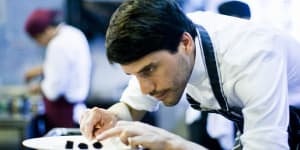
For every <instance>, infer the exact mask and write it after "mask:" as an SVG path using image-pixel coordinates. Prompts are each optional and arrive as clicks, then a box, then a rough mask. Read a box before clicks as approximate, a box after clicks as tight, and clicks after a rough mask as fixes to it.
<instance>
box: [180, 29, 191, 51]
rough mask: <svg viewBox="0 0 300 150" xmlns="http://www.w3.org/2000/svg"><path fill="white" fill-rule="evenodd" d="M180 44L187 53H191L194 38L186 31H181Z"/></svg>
mask: <svg viewBox="0 0 300 150" xmlns="http://www.w3.org/2000/svg"><path fill="white" fill-rule="evenodd" d="M181 44H182V46H183V47H184V50H185V51H186V52H187V53H192V52H193V51H194V40H193V37H192V36H191V35H190V34H189V33H188V32H183V33H182V36H181Z"/></svg>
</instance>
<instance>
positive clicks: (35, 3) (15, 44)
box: [0, 0, 64, 85]
mask: <svg viewBox="0 0 300 150" xmlns="http://www.w3.org/2000/svg"><path fill="white" fill-rule="evenodd" d="M0 1H1V2H0V5H1V6H0V13H1V14H0V17H1V18H0V35H1V36H0V85H11V84H13V85H16V84H22V83H23V76H24V72H25V70H27V69H29V68H30V67H33V66H35V65H38V64H40V63H41V62H42V60H43V55H44V50H43V49H42V48H41V47H39V46H37V45H36V44H35V43H34V42H33V41H32V40H31V39H30V38H29V37H28V36H27V35H26V34H25V32H24V27H23V26H24V22H25V19H26V18H27V17H28V15H29V14H30V13H31V11H33V10H34V9H36V8H55V9H63V7H64V1H63V0H0Z"/></svg>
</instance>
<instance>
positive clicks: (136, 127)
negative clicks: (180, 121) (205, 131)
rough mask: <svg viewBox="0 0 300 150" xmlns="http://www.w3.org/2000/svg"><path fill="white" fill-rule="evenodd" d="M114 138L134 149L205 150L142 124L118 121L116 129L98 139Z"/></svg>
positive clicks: (166, 132) (168, 133)
mask: <svg viewBox="0 0 300 150" xmlns="http://www.w3.org/2000/svg"><path fill="white" fill-rule="evenodd" d="M113 136H118V137H120V139H121V141H122V142H123V143H125V144H127V145H130V146H131V147H132V148H139V147H144V148H146V149H150V150H184V149H190V150H201V149H205V148H204V147H202V146H200V145H197V144H194V143H192V142H189V141H186V140H184V139H183V138H181V137H180V136H177V135H175V134H173V133H170V132H168V131H166V130H163V129H160V128H157V127H154V126H150V125H147V124H144V123H141V122H132V121H118V122H117V124H116V125H115V127H114V128H111V129H108V130H106V131H104V132H102V133H101V134H100V135H98V136H97V137H96V139H97V140H99V141H101V140H105V139H107V138H110V137H113Z"/></svg>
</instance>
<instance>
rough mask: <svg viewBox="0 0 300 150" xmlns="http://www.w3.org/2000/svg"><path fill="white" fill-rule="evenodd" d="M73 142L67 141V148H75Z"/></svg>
mask: <svg viewBox="0 0 300 150" xmlns="http://www.w3.org/2000/svg"><path fill="white" fill-rule="evenodd" d="M73 144H74V143H73V142H72V141H67V143H66V147H65V148H66V149H73Z"/></svg>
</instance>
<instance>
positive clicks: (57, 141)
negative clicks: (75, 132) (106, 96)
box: [22, 136, 130, 150]
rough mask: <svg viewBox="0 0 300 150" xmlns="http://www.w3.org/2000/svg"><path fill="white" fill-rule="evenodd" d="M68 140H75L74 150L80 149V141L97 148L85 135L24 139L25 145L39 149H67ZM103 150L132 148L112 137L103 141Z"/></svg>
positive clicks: (128, 149)
mask: <svg viewBox="0 0 300 150" xmlns="http://www.w3.org/2000/svg"><path fill="white" fill-rule="evenodd" d="M67 141H72V142H73V150H80V149H79V147H78V145H79V143H85V144H87V145H88V148H89V150H96V149H95V148H94V147H93V143H94V142H92V141H89V140H87V139H86V138H85V137H83V136H52V137H40V138H32V139H27V140H24V141H23V143H22V144H23V145H24V146H25V147H28V148H33V149H39V150H66V148H65V146H66V143H67ZM101 144H102V146H103V147H102V149H101V150H130V148H129V147H128V146H126V145H125V144H123V143H122V142H121V141H120V139H119V138H111V139H107V140H104V141H102V142H101Z"/></svg>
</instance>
